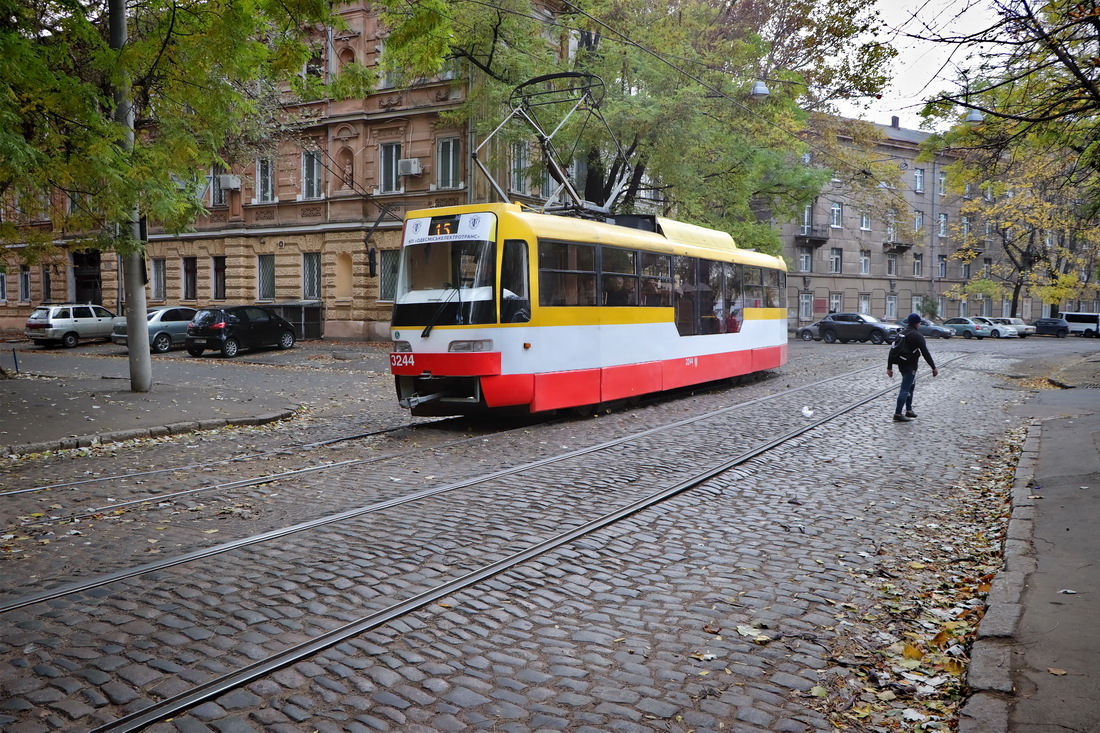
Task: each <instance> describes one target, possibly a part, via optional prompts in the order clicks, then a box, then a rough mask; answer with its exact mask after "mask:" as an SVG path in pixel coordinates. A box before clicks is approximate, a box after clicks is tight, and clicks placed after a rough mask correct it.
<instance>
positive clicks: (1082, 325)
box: [1059, 313, 1100, 337]
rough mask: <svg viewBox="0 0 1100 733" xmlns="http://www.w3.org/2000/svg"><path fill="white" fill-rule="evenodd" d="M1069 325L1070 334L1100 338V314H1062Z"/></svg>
mask: <svg viewBox="0 0 1100 733" xmlns="http://www.w3.org/2000/svg"><path fill="white" fill-rule="evenodd" d="M1059 315H1060V316H1061V317H1062V318H1065V319H1066V323H1068V324H1069V332H1070V333H1075V334H1077V335H1078V336H1089V337H1096V336H1100V313H1060V314H1059Z"/></svg>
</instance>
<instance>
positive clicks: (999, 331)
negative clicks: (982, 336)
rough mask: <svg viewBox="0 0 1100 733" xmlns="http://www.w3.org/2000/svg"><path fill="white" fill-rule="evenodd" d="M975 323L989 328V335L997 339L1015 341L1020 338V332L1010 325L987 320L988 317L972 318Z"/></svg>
mask: <svg viewBox="0 0 1100 733" xmlns="http://www.w3.org/2000/svg"><path fill="white" fill-rule="evenodd" d="M972 317H973V319H974V320H975V321H977V322H978V323H981V324H982V325H984V326H989V335H990V336H991V337H992V338H995V339H1014V338H1019V336H1020V332H1019V331H1017V330H1016V329H1015V327H1013V326H1012V325H1010V324H1007V323H998V322H997V319H995V318H987V317H986V316H972Z"/></svg>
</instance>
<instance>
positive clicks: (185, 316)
mask: <svg viewBox="0 0 1100 733" xmlns="http://www.w3.org/2000/svg"><path fill="white" fill-rule="evenodd" d="M197 312H198V311H196V310H195V309H194V308H187V307H183V306H174V305H170V306H161V307H159V308H149V309H148V312H146V314H145V316H146V318H147V319H148V321H149V349H150V350H151V351H155V352H157V353H158V354H163V353H164V352H166V351H168V350H169V349H171V348H172V347H173V346H183V344H184V343H185V342H186V341H187V324H188V323H190V322H191V319H192V318H194V317H195V313H197ZM111 341H113V342H114V343H116V344H120V345H122V346H126V343H127V339H126V318H125V316H119V317H118V318H116V319H115V320H114V323H113V324H112V325H111Z"/></svg>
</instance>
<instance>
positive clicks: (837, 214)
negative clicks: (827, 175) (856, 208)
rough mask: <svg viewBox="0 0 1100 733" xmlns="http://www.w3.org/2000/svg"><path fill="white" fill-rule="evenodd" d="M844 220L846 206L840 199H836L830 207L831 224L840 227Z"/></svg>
mask: <svg viewBox="0 0 1100 733" xmlns="http://www.w3.org/2000/svg"><path fill="white" fill-rule="evenodd" d="M843 220H844V207H843V206H842V205H841V203H840V202H839V201H834V202H833V205H832V206H830V207H829V226H831V227H834V228H839V227H840V226H841V225H842V222H843Z"/></svg>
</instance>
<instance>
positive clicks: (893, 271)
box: [886, 254, 898, 277]
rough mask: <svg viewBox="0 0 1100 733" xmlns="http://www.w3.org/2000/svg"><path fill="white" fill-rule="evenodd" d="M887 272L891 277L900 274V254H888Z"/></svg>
mask: <svg viewBox="0 0 1100 733" xmlns="http://www.w3.org/2000/svg"><path fill="white" fill-rule="evenodd" d="M886 274H887V275H889V276H890V277H897V276H898V256H897V255H896V254H888V255H886Z"/></svg>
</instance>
